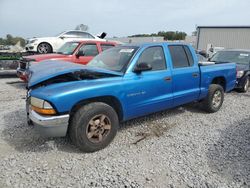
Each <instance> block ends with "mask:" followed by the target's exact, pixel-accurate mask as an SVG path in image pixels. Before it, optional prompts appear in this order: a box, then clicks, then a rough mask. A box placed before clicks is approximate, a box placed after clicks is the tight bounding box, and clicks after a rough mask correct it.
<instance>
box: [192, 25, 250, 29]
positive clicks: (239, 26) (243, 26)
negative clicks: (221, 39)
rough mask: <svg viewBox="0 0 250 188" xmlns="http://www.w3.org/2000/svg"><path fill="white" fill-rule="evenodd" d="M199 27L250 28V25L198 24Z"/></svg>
mask: <svg viewBox="0 0 250 188" xmlns="http://www.w3.org/2000/svg"><path fill="white" fill-rule="evenodd" d="M198 28H250V25H237V26H235V25H231V26H230V25H228V26H218V25H217V26H213V25H212V26H197V29H198Z"/></svg>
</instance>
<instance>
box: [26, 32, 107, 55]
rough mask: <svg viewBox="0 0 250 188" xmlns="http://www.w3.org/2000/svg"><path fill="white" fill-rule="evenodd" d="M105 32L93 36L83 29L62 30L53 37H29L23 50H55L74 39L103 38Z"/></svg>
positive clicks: (42, 51)
mask: <svg viewBox="0 0 250 188" xmlns="http://www.w3.org/2000/svg"><path fill="white" fill-rule="evenodd" d="M105 36H106V33H102V34H101V36H99V37H97V36H93V35H91V34H90V33H88V32H85V31H78V30H77V31H76V30H71V31H64V32H62V33H60V34H58V35H57V36H55V37H42V38H31V39H28V40H27V44H26V46H25V50H26V51H27V52H38V53H41V54H46V53H52V52H56V51H57V50H58V49H59V48H60V47H61V46H62V45H63V44H64V43H65V42H71V41H76V40H101V41H102V40H103V41H104V39H103V38H104V37H105Z"/></svg>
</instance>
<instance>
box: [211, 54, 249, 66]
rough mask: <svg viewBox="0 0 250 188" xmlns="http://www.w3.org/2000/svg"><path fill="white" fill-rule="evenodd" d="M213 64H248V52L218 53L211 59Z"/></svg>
mask: <svg viewBox="0 0 250 188" xmlns="http://www.w3.org/2000/svg"><path fill="white" fill-rule="evenodd" d="M210 61H214V62H229V63H236V64H249V63H250V52H245V51H219V52H217V53H216V54H214V56H213V57H212V58H211V60H210Z"/></svg>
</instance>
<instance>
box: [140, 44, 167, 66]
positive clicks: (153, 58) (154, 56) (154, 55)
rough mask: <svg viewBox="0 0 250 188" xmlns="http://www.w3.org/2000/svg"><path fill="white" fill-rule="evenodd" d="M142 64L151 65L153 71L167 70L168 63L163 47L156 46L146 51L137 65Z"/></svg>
mask: <svg viewBox="0 0 250 188" xmlns="http://www.w3.org/2000/svg"><path fill="white" fill-rule="evenodd" d="M140 63H148V64H150V65H151V66H152V70H163V69H166V61H165V57H164V52H163V49H162V47H160V46H156V47H150V48H147V49H145V50H144V51H143V52H142V54H141V56H140V58H139V59H138V62H137V64H140Z"/></svg>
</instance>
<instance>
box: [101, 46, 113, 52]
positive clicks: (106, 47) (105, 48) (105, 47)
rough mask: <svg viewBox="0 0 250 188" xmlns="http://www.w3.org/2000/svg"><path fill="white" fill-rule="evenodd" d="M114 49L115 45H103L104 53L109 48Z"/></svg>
mask: <svg viewBox="0 0 250 188" xmlns="http://www.w3.org/2000/svg"><path fill="white" fill-rule="evenodd" d="M113 47H114V45H113V44H101V49H102V51H104V50H107V49H109V48H113Z"/></svg>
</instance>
